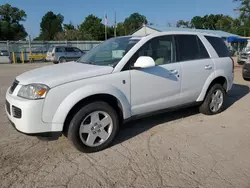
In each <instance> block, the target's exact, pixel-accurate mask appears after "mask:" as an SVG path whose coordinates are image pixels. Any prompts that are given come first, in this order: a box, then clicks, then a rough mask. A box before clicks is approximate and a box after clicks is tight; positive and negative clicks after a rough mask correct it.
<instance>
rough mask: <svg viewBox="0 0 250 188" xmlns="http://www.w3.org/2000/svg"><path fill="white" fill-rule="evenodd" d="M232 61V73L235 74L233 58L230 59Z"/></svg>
mask: <svg viewBox="0 0 250 188" xmlns="http://www.w3.org/2000/svg"><path fill="white" fill-rule="evenodd" d="M230 58H231V60H232V72H234V59H233V58H232V57H230Z"/></svg>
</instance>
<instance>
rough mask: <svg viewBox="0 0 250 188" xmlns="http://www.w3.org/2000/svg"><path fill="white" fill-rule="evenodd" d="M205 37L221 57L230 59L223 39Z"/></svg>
mask: <svg viewBox="0 0 250 188" xmlns="http://www.w3.org/2000/svg"><path fill="white" fill-rule="evenodd" d="M205 37H206V39H207V40H208V41H209V42H210V44H211V45H212V46H213V48H214V49H215V51H216V52H217V54H218V56H219V57H229V51H228V49H227V46H226V44H225V42H224V41H223V40H222V38H219V37H211V36H205Z"/></svg>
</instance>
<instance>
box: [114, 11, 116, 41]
mask: <svg viewBox="0 0 250 188" xmlns="http://www.w3.org/2000/svg"><path fill="white" fill-rule="evenodd" d="M114 37H116V11H115V25H114Z"/></svg>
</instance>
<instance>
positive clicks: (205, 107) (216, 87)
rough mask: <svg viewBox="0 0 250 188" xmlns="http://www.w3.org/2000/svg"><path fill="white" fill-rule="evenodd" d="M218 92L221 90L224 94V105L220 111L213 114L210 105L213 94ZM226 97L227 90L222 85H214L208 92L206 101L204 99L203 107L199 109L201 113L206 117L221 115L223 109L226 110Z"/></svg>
mask: <svg viewBox="0 0 250 188" xmlns="http://www.w3.org/2000/svg"><path fill="white" fill-rule="evenodd" d="M216 90H221V92H222V94H223V103H222V106H221V108H220V109H219V110H218V111H216V112H213V111H212V110H211V109H210V103H211V100H212V94H213V93H214V92H215V91H216ZM225 96H226V92H225V89H224V88H223V87H222V85H221V84H214V85H213V86H212V87H210V89H209V90H208V92H207V95H206V96H205V99H204V101H203V103H202V104H201V106H200V108H199V111H200V113H202V114H205V115H215V114H218V113H221V112H222V111H223V109H224V103H225Z"/></svg>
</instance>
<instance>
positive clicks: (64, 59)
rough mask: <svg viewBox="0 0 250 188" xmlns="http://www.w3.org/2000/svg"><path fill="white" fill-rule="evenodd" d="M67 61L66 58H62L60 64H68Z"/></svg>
mask: <svg viewBox="0 0 250 188" xmlns="http://www.w3.org/2000/svg"><path fill="white" fill-rule="evenodd" d="M66 62H67V59H66V58H65V57H60V59H59V63H66Z"/></svg>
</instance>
